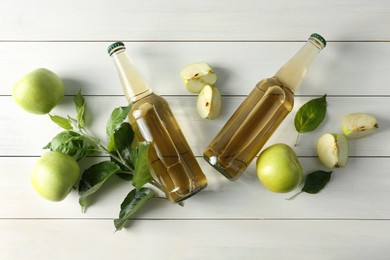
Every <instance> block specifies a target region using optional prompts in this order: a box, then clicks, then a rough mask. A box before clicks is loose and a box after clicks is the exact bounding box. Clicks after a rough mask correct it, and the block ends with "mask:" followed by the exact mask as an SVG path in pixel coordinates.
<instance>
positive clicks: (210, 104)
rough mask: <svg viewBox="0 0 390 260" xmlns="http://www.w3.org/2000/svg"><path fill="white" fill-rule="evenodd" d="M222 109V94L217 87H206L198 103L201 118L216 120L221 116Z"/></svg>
mask: <svg viewBox="0 0 390 260" xmlns="http://www.w3.org/2000/svg"><path fill="white" fill-rule="evenodd" d="M221 107H222V100H221V92H220V91H219V90H218V88H216V87H211V86H209V85H206V86H205V87H204V88H203V89H202V91H201V92H200V94H199V96H198V99H197V102H196V108H197V110H198V114H199V116H200V117H201V118H203V119H215V118H217V117H218V116H219V114H220V112H221Z"/></svg>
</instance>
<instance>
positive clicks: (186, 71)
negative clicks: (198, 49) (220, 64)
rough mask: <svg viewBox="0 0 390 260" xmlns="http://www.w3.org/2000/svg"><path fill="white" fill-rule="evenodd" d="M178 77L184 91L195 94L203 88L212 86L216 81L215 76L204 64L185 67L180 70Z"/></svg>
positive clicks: (208, 66)
mask: <svg viewBox="0 0 390 260" xmlns="http://www.w3.org/2000/svg"><path fill="white" fill-rule="evenodd" d="M180 77H181V79H182V81H183V84H184V86H185V87H186V89H187V90H188V91H189V92H191V93H195V94H198V93H200V92H201V90H202V89H203V87H204V86H206V85H210V86H213V85H214V84H215V82H216V81H217V75H216V74H215V73H214V71H213V69H212V68H211V67H210V65H208V64H207V63H205V62H200V63H193V64H190V65H187V66H186V67H184V68H183V69H182V71H181V73H180Z"/></svg>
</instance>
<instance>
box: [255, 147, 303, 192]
mask: <svg viewBox="0 0 390 260" xmlns="http://www.w3.org/2000/svg"><path fill="white" fill-rule="evenodd" d="M256 170H257V176H258V177H259V180H260V182H261V183H263V185H264V186H265V187H266V188H267V189H269V190H271V191H273V192H281V193H282V192H289V191H291V190H293V189H294V188H295V187H297V186H298V185H299V184H300V183H301V182H302V179H303V169H302V165H301V163H300V162H299V160H298V157H297V155H296V154H295V152H294V150H293V149H292V148H291V147H290V146H288V145H287V144H282V143H279V144H274V145H271V146H269V147H268V148H266V149H265V150H263V151H262V152H261V153H260V155H259V157H258V158H257V161H256Z"/></svg>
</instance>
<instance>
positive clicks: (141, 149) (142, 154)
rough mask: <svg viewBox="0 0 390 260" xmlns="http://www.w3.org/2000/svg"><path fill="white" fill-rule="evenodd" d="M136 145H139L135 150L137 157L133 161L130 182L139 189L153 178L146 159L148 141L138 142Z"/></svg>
mask: <svg viewBox="0 0 390 260" xmlns="http://www.w3.org/2000/svg"><path fill="white" fill-rule="evenodd" d="M138 145H139V146H138V151H137V159H136V162H135V169H134V172H133V180H132V184H133V186H134V187H135V188H136V189H138V190H139V189H141V188H142V187H143V186H144V185H145V184H146V183H148V182H149V181H151V180H152V179H153V178H152V175H151V174H150V168H149V160H148V150H149V143H148V142H139V143H138Z"/></svg>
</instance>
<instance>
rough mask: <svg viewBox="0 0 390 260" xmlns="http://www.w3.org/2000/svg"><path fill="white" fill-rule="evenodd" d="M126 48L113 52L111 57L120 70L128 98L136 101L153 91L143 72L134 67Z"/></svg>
mask: <svg viewBox="0 0 390 260" xmlns="http://www.w3.org/2000/svg"><path fill="white" fill-rule="evenodd" d="M125 50H126V49H125V48H122V49H119V50H117V51H115V52H114V53H112V54H111V57H112V58H113V60H114V64H115V67H116V69H117V71H118V74H119V78H120V81H121V83H122V88H123V92H124V94H125V96H126V98H127V100H128V101H129V102H131V103H134V102H136V101H138V100H140V99H142V98H144V97H146V96H149V95H150V94H152V93H153V92H152V90H151V89H150V88H149V85H148V83H147V82H146V81H145V79H144V78H143V76H142V75H141V73H139V71H138V70H137V69H136V68H135V67H134V65H133V64H132V62H131V61H130V58H129V57H128V55H127V53H126V51H125Z"/></svg>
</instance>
